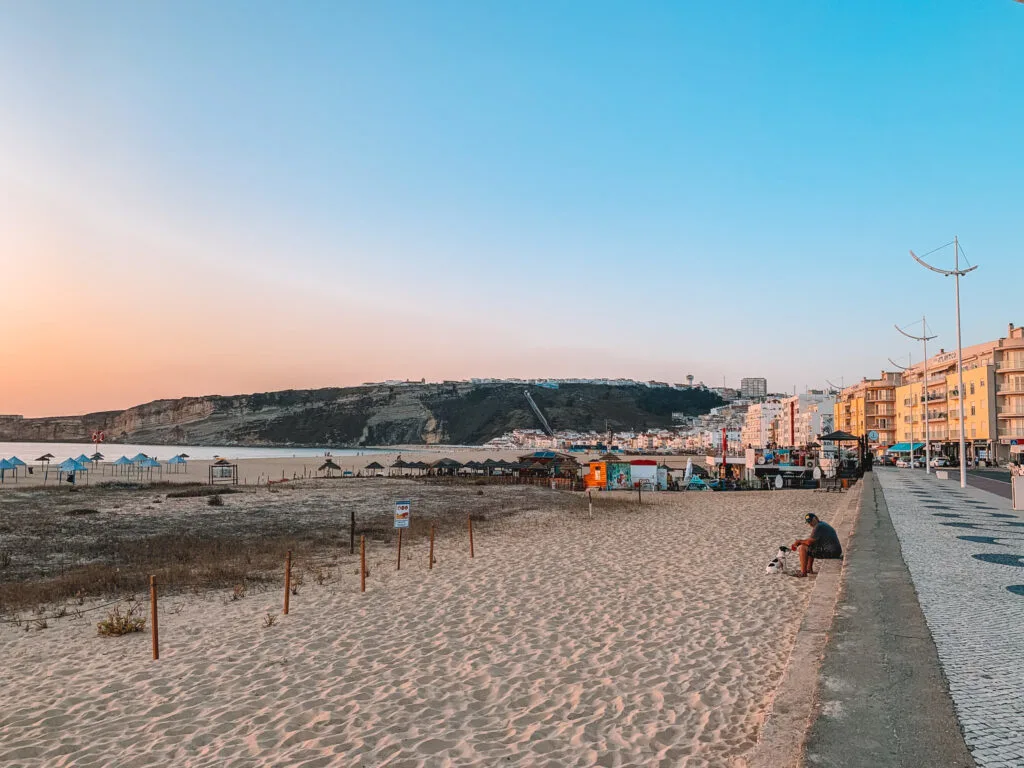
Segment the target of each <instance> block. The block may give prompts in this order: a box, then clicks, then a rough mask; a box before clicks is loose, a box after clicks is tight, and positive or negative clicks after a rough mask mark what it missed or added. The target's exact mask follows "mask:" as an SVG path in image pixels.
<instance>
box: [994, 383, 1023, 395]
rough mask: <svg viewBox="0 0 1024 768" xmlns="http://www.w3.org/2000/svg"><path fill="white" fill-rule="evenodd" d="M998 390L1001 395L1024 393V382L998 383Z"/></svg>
mask: <svg viewBox="0 0 1024 768" xmlns="http://www.w3.org/2000/svg"><path fill="white" fill-rule="evenodd" d="M996 392H998V393H999V394H1001V395H1005V394H1019V395H1024V384H998V385H996Z"/></svg>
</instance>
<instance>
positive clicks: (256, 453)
mask: <svg viewBox="0 0 1024 768" xmlns="http://www.w3.org/2000/svg"><path fill="white" fill-rule="evenodd" d="M99 451H100V453H102V454H103V457H104V459H106V460H107V461H113V460H115V459H117V458H118V457H120V456H127V457H128V458H129V459H130V458H132V457H133V456H135V455H136V454H139V453H144V454H145V455H146V456H149V457H150V458H153V459H157V460H161V461H166V460H167V459H169V458H171V457H172V456H177V455H178V454H181V453H185V454H188V457H189V458H190V459H199V460H202V459H214V458H220V457H223V458H226V459H280V458H293V457H294V458H298V457H303V456H323V455H324V453H325V452H327V451H330V453H331V455H332V456H362V455H367V456H369V455H372V454H377V453H387V452H391V453H393V452H394V451H395V449H394V448H390V449H389V448H289V447H283V448H244V447H241V446H236V445H232V446H209V445H204V446H198V445H142V444H139V443H100V445H99ZM95 452H96V446H94V445H93V444H92V443H0V458H2V459H9V458H11V457H12V456H17V457H18V458H19V459H21V460H22V461H25V462H28V463H30V464H31V463H32V462H34V461H35V460H36V459H37V458H39V457H40V456H43V455H44V454H47V453H52V454H53V455H54V456H56V457H57V458H56V460H57V461H63V460H64V459H68V458H76V457H78V456H80V455H81V454H83V453H84V454H85V455H86V456H92V455H93V454H94V453H95Z"/></svg>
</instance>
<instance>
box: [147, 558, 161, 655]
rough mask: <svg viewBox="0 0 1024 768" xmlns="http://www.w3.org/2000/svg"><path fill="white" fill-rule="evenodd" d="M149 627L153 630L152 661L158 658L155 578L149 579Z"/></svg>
mask: <svg viewBox="0 0 1024 768" xmlns="http://www.w3.org/2000/svg"><path fill="white" fill-rule="evenodd" d="M149 625H150V627H152V629H153V661H156V660H157V659H159V658H160V627H159V625H157V621H156V576H152V575H151V576H150V577H149Z"/></svg>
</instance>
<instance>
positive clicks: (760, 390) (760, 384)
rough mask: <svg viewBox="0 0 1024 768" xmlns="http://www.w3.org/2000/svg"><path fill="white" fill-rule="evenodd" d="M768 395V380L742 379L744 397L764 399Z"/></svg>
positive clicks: (741, 391)
mask: <svg viewBox="0 0 1024 768" xmlns="http://www.w3.org/2000/svg"><path fill="white" fill-rule="evenodd" d="M767 394H768V379H762V378H758V377H752V378H746V379H740V395H741V396H742V397H764V396H765V395H767Z"/></svg>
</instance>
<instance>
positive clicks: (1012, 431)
mask: <svg viewBox="0 0 1024 768" xmlns="http://www.w3.org/2000/svg"><path fill="white" fill-rule="evenodd" d="M999 437H1000V439H1002V438H1011V439H1013V438H1017V439H1020V438H1024V424H1022V425H1021V426H1019V427H1010V428H1008V429H1000V430H999Z"/></svg>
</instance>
